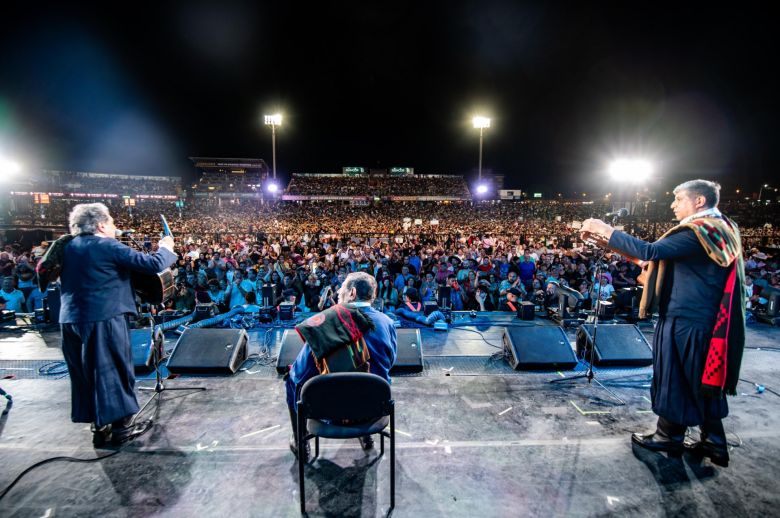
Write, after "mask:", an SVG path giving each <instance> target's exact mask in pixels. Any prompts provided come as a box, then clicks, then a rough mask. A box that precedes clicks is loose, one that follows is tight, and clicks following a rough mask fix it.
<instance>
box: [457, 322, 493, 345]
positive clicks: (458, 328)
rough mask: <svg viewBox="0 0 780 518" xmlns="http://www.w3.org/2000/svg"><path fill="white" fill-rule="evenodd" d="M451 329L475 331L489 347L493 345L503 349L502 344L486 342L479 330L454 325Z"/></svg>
mask: <svg viewBox="0 0 780 518" xmlns="http://www.w3.org/2000/svg"><path fill="white" fill-rule="evenodd" d="M452 329H453V330H455V329H457V330H458V331H469V332H470V333H477V334H478V335H479V337H480V338H482V341H484V342H485V343H486V344H488V345H489V346H490V347H495V348H496V349H503V346H500V345H496V344H493V343H490V342H488V341H487V338H485V335H483V334H482V333H481V332H479V331H477V330H476V329H466V328H465V327H455V326H453V327H452Z"/></svg>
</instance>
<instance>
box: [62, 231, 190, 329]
mask: <svg viewBox="0 0 780 518" xmlns="http://www.w3.org/2000/svg"><path fill="white" fill-rule="evenodd" d="M175 261H176V254H174V253H172V252H170V251H168V250H166V249H164V248H161V249H160V250H159V251H158V252H156V253H154V254H151V255H146V254H142V253H140V252H137V251H135V250H133V249H132V248H130V247H129V246H126V245H123V244H122V243H120V242H119V241H117V240H116V239H111V238H106V237H98V236H95V235H93V234H82V235H79V236H76V237H75V238H74V239H73V240H72V241H71V242H70V243H68V245H67V246H66V247H65V258H64V261H63V267H62V273H61V276H60V278H61V282H62V288H61V295H60V296H61V300H62V307H61V309H60V323H76V322H98V321H101V320H108V319H109V318H111V317H115V316H117V315H121V314H125V313H129V314H135V299H134V296H133V289H132V287H131V286H130V272H131V271H137V272H141V273H147V274H156V273H159V272H161V271H163V270H164V269H165V268H167V267H168V266H170V265H171V264H173V263H174V262H175Z"/></svg>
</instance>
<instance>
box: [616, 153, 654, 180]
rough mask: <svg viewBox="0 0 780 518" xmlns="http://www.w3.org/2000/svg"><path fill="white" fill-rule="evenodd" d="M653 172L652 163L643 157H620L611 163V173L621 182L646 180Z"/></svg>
mask: <svg viewBox="0 0 780 518" xmlns="http://www.w3.org/2000/svg"><path fill="white" fill-rule="evenodd" d="M652 173H653V166H652V164H651V163H650V162H649V161H647V160H644V159H641V158H618V159H616V160H613V161H612V163H611V164H609V175H610V176H611V177H612V178H613V179H614V180H617V181H619V182H632V183H639V182H644V181H645V180H647V179H648V178H650V175H651V174H652Z"/></svg>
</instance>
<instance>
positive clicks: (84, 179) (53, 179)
mask: <svg viewBox="0 0 780 518" xmlns="http://www.w3.org/2000/svg"><path fill="white" fill-rule="evenodd" d="M13 190H20V191H33V192H57V193H64V194H69V193H95V194H116V195H119V196H124V195H128V196H132V195H139V194H144V195H170V196H177V195H179V194H180V193H181V190H182V185H181V178H179V177H178V176H134V175H124V174H103V173H82V172H74V171H44V174H40V175H30V176H26V177H25V178H24V179H23V183H22V184H20V185H17V186H16V188H15V189H13Z"/></svg>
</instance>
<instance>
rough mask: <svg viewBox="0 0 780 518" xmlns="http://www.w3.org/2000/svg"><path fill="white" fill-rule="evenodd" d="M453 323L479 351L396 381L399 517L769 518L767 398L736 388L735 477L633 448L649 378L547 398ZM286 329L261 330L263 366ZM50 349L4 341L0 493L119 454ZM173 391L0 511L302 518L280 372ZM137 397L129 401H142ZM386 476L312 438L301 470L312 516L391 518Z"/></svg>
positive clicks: (448, 346) (552, 387) (773, 354)
mask: <svg viewBox="0 0 780 518" xmlns="http://www.w3.org/2000/svg"><path fill="white" fill-rule="evenodd" d="M472 324H476V325H472ZM495 324H499V325H498V326H496V325H495ZM463 326H464V327H474V329H475V330H479V331H480V332H482V333H483V335H484V336H485V340H482V337H480V336H478V335H476V334H474V333H472V332H460V331H454V330H451V331H450V332H449V333H437V334H434V332H433V331H428V330H425V331H423V350H424V352H425V355H426V360H425V370H424V371H423V372H422V373H420V374H418V375H405V376H398V377H395V378H394V380H393V393H394V394H393V395H394V398H395V400H396V415H397V421H396V431H397V435H396V437H397V457H396V460H397V472H396V474H397V481H396V482H397V487H396V509H395V511H394V513H393V514H394V515H395V516H421V515H425V516H430V517H433V516H475V515H480V516H595V515H606V514H619V515H627V514H628V515H638V516H668V515H689V516H702V515H713V516H730V517H731V516H760V515H774V514H775V513H777V509H778V508H779V507H778V506H779V505H780V492H778V489H779V488H780V483H778V482H777V481H778V479H780V467H779V465H778V462H777V461H778V460H779V459H780V442H779V441H778V439H780V412H778V409H780V396H778V395H777V394H775V393H773V392H770V390H767V391H765V392H763V393H760V394H759V393H757V391H756V389H755V387H754V386H753V385H752V384H750V383H747V382H744V383H741V384H740V386H739V389H740V394H739V395H738V396H736V397H733V398H731V400H730V406H731V415H730V416H729V417H728V418H727V419H726V420H725V422H724V423H725V426H726V430H727V432H728V437H729V440H730V442H731V443H732V444H733V446H734V447H733V449H732V451H731V457H732V461H731V465H730V466H729V467H728V468H719V467H716V466H712V465H710V464H709V463H708V461H704V462H703V463H698V462H696V459H694V458H692V457H690V456H687V455H686V456H684V457H683V459H682V460H674V459H668V458H666V457H665V456H664V455H661V454H654V453H650V452H646V451H644V450H642V449H636V448H632V445H631V442H630V437H629V435H630V432H632V431H636V430H645V429H651V428H652V427H653V425H654V422H655V417H654V415H653V414H652V413H651V412H650V410H649V408H650V404H649V401H648V398H649V388H648V387H649V382H650V379H649V376H650V373H651V371H650V369H649V368H634V369H629V368H612V369H599V370H597V376H598V377H599V379H601V380H602V381H603V382H604V383H605V384H606V385H607V386H608V387H609V388H610V389H612V390H614V391H615V392H616V393H617V394H618V395H619V396H620V397H621V398H623V399H624V400H625V401H626V403H627V404H626V405H624V406H619V405H617V404H615V402H613V401H612V400H611V398H610V397H609V395H608V393H607V392H605V391H604V390H602V389H600V388H599V387H597V386H593V385H591V386H589V385H587V383H585V382H583V381H582V380H580V381H576V382H571V383H559V384H549V383H548V381H549V380H551V379H556V378H560V377H561V376H562V375H569V374H570V373H557V372H517V371H513V370H511V369H510V368H509V367H508V366H507V365H506V363H505V362H504V361H503V360H502V359H501V358H500V357H498V356H496V355H495V354H494V353H496V352H498V349H496V348H494V347H493V345H498V344H500V340H499V339H495V336H497V333H498V331H497V330H496V329H494V327H495V328H498V327H500V322H496V323H491V322H476V323H469V325H468V326H467V325H466V323H465V322H464V323H463ZM282 331H283V330H281V329H273V330H271V335H270V336H271V337H272V338H271V343H272V344H273V347H272V349H271V355H275V354H276V352H278V346H279V343H278V341H279V338H280V336H281V334H282ZM648 331H651V330H650V329H648ZM265 333H266V331H265V330H258V331H252V333H250V337H251V341H250V352H258V351H259V350H260V344H261V343H262V341H263V339H264V338H265ZM470 335H473V337H472V336H470ZM571 337H572V339H573V335H571ZM779 339H780V329H775V328H770V327H768V326H765V325H754V326H751V327H749V328H748V335H747V345H748V346H749V347H764V348H766V347H770V348H772V347H774V348H777V347H778V343H780V340H779ZM469 341H471V342H470V343H466V342H469ZM57 343H58V340H57V336H56V333H40V332H37V331H19V332H8V331H4V332H2V333H0V369H2V370H0V387H2V388H3V389H4V390H6V391H7V392H8V393H10V394H12V396H13V401H14V404H13V407H12V408H11V409H10V411H9V413H8V414H7V415H5V416H3V417H2V418H0V461H1V462H0V465H2V469H0V491H2V490H3V489H4V488H5V487H6V486H7V485H8V484H9V483H10V482H11V481H12V480H14V479H15V478H16V477H17V475H19V473H21V472H22V471H23V470H24V469H26V468H27V467H28V466H31V465H32V464H34V463H36V462H38V461H41V460H44V459H47V458H49V457H55V456H74V457H79V458H84V459H88V458H94V457H95V456H96V455H106V454H108V453H111V451H109V450H94V449H93V448H92V447H91V443H90V433H89V431H88V427H87V426H86V425H83V424H74V423H71V422H70V419H69V410H70V409H69V405H70V393H69V382H68V380H67V379H66V378H64V377H63V375H62V374H61V373H60V372H61V371H60V370H58V365H57V364H51V361H56V360H58V359H60V358H61V352H60V351H59V349H58V347H57ZM490 344H493V345H490ZM778 359H780V356H778V351H777V350H774V349H762V350H759V349H748V350H747V351H746V354H745V361H744V366H743V370H742V378H744V379H746V380H750V381H751V382H755V383H759V384H762V385H766V386H767V387H768V389H771V390H774V391H777V392H780V383H778V382H777V380H778V379H780V367H779V366H778ZM3 376H13V377H14V378H13V379H2V377H3ZM150 384H153V383H150V380H149V379H148V378H147V379H141V380H139V385H141V386H149V385H150ZM166 385H167V386H169V387H182V386H196V387H206V388H207V389H208V390H206V391H204V392H178V393H177V392H169V393H166V394H164V397H163V401H162V403H161V404H160V406H159V410H158V412H157V416H156V425H155V427H154V428H153V429H152V430H151V431H150V432H149V433H147V434H146V435H145V436H143V437H142V438H140V439H138V440H137V441H135V442H132V443H130V444H128V445H126V446H125V447H123V448H122V449H121V450H120V452H119V453H118V454H117V455H115V456H112V457H110V458H107V459H105V460H100V461H97V462H92V463H70V462H53V463H49V464H46V465H43V466H41V467H38V468H36V469H34V470H33V471H31V472H30V473H28V474H27V475H25V476H24V478H22V479H21V481H20V482H19V483H18V484H17V485H16V486H15V487H14V488H13V489H12V490H11V491H10V492H9V493H8V494H7V495H6V496H5V497H4V498H3V499H2V500H0V514H2V515H3V516H31V517H41V516H85V515H89V516H146V515H162V516H195V515H201V516H214V515H230V516H231V518H232V517H241V516H296V515H298V474H297V464H296V463H295V461H294V458H293V455H292V454H291V453H290V451H289V449H288V445H287V444H288V439H289V435H290V430H289V419H288V416H287V411H286V408H285V403H284V386H283V383H282V381H281V377H280V376H278V375H277V374H276V371H275V368H274V365H273V364H270V363H269V364H266V365H259V364H256V365H253V366H251V365H250V366H248V368H247V369H245V370H243V371H241V372H239V373H238V374H236V375H235V376H231V377H216V376H215V377H190V376H182V377H179V378H177V379H175V380H170V381H168V382H167V383H166ZM147 397H148V393H139V401H142V402H143V401H145V398H147ZM377 446H378V445H377ZM377 450H378V448H377ZM388 470H389V458H388V456H387V455H386V456H385V457H382V458H380V459H378V460H377V452H376V451H372V452H369V453H365V452H363V451H362V450H361V449H359V447H358V443H357V441H355V440H352V441H329V440H322V441H321V455H320V458H319V459H318V460H317V461H316V462H314V463H313V464H312V465H310V466H308V467H307V470H306V481H307V493H306V494H307V508H308V510H309V514H311V515H313V516H320V515H321V516H383V515H385V512H386V510H387V507H388V506H389V472H388Z"/></svg>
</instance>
